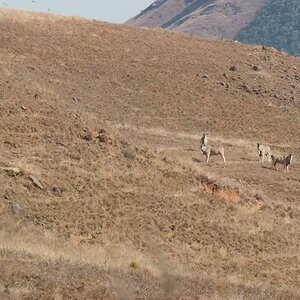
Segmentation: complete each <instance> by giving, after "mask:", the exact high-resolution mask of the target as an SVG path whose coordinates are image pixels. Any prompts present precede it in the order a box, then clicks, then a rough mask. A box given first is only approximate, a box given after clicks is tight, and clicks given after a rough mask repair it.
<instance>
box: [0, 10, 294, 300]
mask: <svg viewBox="0 0 300 300" xmlns="http://www.w3.org/2000/svg"><path fill="white" fill-rule="evenodd" d="M0 32H1V33H2V34H1V35H0V66H1V68H0V74H1V76H0V121H1V126H0V135H1V143H0V151H1V160H0V183H1V185H0V213H1V220H0V228H1V230H0V265H1V267H2V270H1V274H0V296H1V297H2V298H4V299H5V297H6V298H9V297H11V298H12V297H14V298H18V297H19V298H21V299H23V298H24V299H28V298H32V297H33V296H35V297H38V298H39V299H43V298H44V299H47V297H49V295H51V297H53V298H55V297H56V298H58V299H59V298H63V299H64V298H67V297H70V298H73V299H74V298H80V297H86V298H95V299H120V298H122V297H123V298H126V299H134V298H146V299H167V298H171V299H173V298H179V299H180V297H181V298H184V299H188V298H191V299H195V298H196V297H202V298H207V299H215V298H216V297H220V298H225V299H226V298H227V299H228V298H230V299H232V298H237V297H245V298H248V299H251V298H252V299H266V298H272V299H297V298H299V292H298V291H299V272H298V271H299V270H298V265H297V261H298V259H299V243H298V241H299V228H300V224H299V216H300V210H299V203H298V202H299V191H300V186H299V182H300V178H299V171H300V165H299V164H298V163H297V160H296V162H295V163H294V164H293V165H292V166H291V172H290V173H288V174H285V173H283V172H282V170H281V169H280V170H279V171H277V172H276V171H274V170H272V169H271V168H270V165H269V164H263V165H260V164H258V162H257V161H258V158H257V156H256V153H255V147H256V143H257V142H258V141H263V142H268V143H269V144H270V145H271V147H272V149H273V151H274V152H275V153H278V154H286V153H289V152H293V153H294V154H295V157H296V158H297V157H298V156H299V154H300V151H299V150H300V142H299V139H298V137H297V135H295V132H299V130H300V121H299V120H300V118H299V117H300V111H299V109H300V99H299V94H300V93H299V91H300V76H299V70H300V62H299V60H298V59H297V58H295V57H290V56H288V55H286V54H283V53H280V52H278V51H276V50H274V49H269V48H261V47H252V46H247V45H241V44H239V43H234V42H230V41H209V40H201V39H197V38H191V37H187V36H184V35H180V34H174V33H171V32H164V31H163V32H162V31H160V30H145V29H139V28H132V27H129V26H118V25H110V24H104V23H101V22H95V21H86V20H82V19H78V18H62V17H54V16H52V15H43V14H30V13H24V12H17V11H11V10H0ZM145 36H146V37H147V38H146V39H145ZM100 130H101V136H100V137H99V138H96V135H98V132H99V131H100ZM203 131H209V133H210V135H209V142H210V143H215V144H222V145H223V146H224V147H225V151H226V152H225V153H226V158H227V161H228V163H227V165H226V166H225V165H223V163H222V162H221V161H220V160H219V159H218V158H216V157H214V158H212V159H211V163H209V164H206V163H205V162H204V159H203V157H202V156H200V153H199V152H198V138H199V134H200V133H201V132H203ZM11 168H14V169H11ZM37 180H38V181H37ZM282 249H285V251H282ZM283 270H284V271H283Z"/></svg>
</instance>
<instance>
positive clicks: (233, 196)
mask: <svg viewBox="0 0 300 300" xmlns="http://www.w3.org/2000/svg"><path fill="white" fill-rule="evenodd" d="M202 186H203V189H204V190H205V191H206V192H208V193H211V194H213V195H217V196H218V197H220V198H222V199H225V200H227V201H232V202H239V201H240V200H241V196H240V193H239V191H238V190H237V189H232V188H229V187H222V186H220V185H218V184H217V183H214V182H212V181H211V180H209V179H207V180H203V181H202Z"/></svg>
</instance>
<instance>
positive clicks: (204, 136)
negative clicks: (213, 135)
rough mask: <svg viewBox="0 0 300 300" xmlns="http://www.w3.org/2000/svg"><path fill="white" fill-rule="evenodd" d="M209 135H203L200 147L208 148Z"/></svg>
mask: <svg viewBox="0 0 300 300" xmlns="http://www.w3.org/2000/svg"><path fill="white" fill-rule="evenodd" d="M207 142H208V140H207V134H206V133H203V135H202V137H201V139H200V147H201V146H202V145H203V146H206V145H207Z"/></svg>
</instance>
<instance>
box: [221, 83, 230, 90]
mask: <svg viewBox="0 0 300 300" xmlns="http://www.w3.org/2000/svg"><path fill="white" fill-rule="evenodd" d="M220 84H221V85H223V86H224V87H226V88H227V89H228V88H229V87H230V85H229V83H227V82H223V81H221V82H220Z"/></svg>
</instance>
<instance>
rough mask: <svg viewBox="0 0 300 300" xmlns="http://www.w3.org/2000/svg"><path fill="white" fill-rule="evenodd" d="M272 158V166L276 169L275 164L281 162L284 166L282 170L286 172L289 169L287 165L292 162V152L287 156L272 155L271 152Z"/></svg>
mask: <svg viewBox="0 0 300 300" xmlns="http://www.w3.org/2000/svg"><path fill="white" fill-rule="evenodd" d="M271 158H272V168H273V169H275V170H277V169H276V164H277V163H278V164H282V165H283V166H284V171H285V172H288V171H289V165H290V164H291V163H292V160H293V158H294V157H293V154H289V155H288V156H286V157H284V156H282V157H278V156H274V155H273V154H272V155H271Z"/></svg>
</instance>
